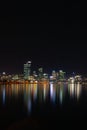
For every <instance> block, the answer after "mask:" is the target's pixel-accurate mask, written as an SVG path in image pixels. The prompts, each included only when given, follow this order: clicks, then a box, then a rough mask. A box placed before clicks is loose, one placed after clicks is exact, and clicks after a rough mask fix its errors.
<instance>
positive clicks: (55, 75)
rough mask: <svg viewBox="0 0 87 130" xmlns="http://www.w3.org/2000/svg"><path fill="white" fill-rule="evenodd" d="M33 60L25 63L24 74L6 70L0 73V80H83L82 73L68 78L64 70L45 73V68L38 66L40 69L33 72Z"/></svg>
mask: <svg viewBox="0 0 87 130" xmlns="http://www.w3.org/2000/svg"><path fill="white" fill-rule="evenodd" d="M31 64H32V63H31V61H28V62H26V63H25V64H24V73H23V74H19V75H18V74H15V75H14V74H13V75H7V74H6V73H5V72H3V74H1V75H0V82H5V81H8V82H9V81H10V82H11V81H16V82H39V81H65V82H70V83H74V82H78V81H80V82H81V81H82V77H81V75H75V76H72V77H69V78H67V77H66V73H65V72H64V71H62V70H59V72H56V71H55V70H53V71H52V73H51V75H49V74H48V73H44V71H43V68H42V67H41V68H38V71H37V72H36V71H33V72H31Z"/></svg>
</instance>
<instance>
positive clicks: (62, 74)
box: [59, 70, 65, 80]
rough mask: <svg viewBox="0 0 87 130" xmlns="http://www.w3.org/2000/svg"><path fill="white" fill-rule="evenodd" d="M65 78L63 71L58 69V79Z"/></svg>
mask: <svg viewBox="0 0 87 130" xmlns="http://www.w3.org/2000/svg"><path fill="white" fill-rule="evenodd" d="M64 79H65V72H63V71H62V70H60V71H59V80H64Z"/></svg>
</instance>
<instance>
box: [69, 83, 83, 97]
mask: <svg viewBox="0 0 87 130" xmlns="http://www.w3.org/2000/svg"><path fill="white" fill-rule="evenodd" d="M81 90H82V85H81V84H80V83H77V84H68V92H69V94H70V97H72V98H74V97H75V98H77V99H79V98H80V95H81Z"/></svg>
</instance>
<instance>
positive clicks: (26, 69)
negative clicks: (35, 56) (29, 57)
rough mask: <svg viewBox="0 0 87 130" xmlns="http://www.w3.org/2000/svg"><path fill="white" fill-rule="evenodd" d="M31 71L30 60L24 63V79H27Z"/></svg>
mask: <svg viewBox="0 0 87 130" xmlns="http://www.w3.org/2000/svg"><path fill="white" fill-rule="evenodd" d="M30 73H31V61H28V62H27V63H26V64H24V79H29V76H30Z"/></svg>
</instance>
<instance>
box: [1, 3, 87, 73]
mask: <svg viewBox="0 0 87 130" xmlns="http://www.w3.org/2000/svg"><path fill="white" fill-rule="evenodd" d="M25 9H26V8H25ZM83 9H84V5H83V4H81V3H69V4H68V5H67V3H66V4H65V3H63V5H61V6H58V7H57V8H56V9H55V8H53V9H52V8H51V10H48V11H45V10H43V11H41V10H39V11H37V10H33V11H31V12H27V13H25V14H24V13H23V11H22V13H21V14H19V15H18V14H17V13H16V15H14V14H11V15H9V14H5V15H4V14H3V15H2V16H1V18H0V73H1V72H3V71H6V72H7V73H20V72H22V71H23V64H24V63H25V62H26V61H27V60H31V61H32V68H33V69H37V68H38V67H40V66H42V67H43V68H44V69H45V71H51V70H52V69H55V70H59V69H63V70H65V71H67V72H68V73H71V72H73V71H75V72H77V73H83V74H84V73H87V61H86V57H87V49H86V43H87V23H86V18H85V13H84V12H85V10H83Z"/></svg>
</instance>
